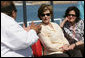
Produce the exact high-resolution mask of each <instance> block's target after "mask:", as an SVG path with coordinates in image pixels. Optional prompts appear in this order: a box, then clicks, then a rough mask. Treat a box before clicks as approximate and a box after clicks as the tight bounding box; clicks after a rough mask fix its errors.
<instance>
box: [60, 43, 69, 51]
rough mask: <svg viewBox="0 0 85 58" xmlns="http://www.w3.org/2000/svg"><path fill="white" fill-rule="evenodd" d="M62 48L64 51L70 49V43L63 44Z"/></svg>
mask: <svg viewBox="0 0 85 58" xmlns="http://www.w3.org/2000/svg"><path fill="white" fill-rule="evenodd" d="M60 49H62V50H63V52H64V51H68V50H69V45H68V44H65V45H63V46H62V47H61V48H60Z"/></svg>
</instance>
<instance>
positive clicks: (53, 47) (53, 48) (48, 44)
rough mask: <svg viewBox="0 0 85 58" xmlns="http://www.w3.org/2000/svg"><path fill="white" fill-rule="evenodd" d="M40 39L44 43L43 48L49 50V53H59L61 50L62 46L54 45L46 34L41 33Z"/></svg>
mask: <svg viewBox="0 0 85 58" xmlns="http://www.w3.org/2000/svg"><path fill="white" fill-rule="evenodd" d="M39 37H40V41H41V42H42V44H43V46H44V48H45V49H47V50H49V51H58V50H61V49H59V48H60V47H59V46H60V45H59V44H56V43H55V44H53V43H52V42H51V41H50V39H49V38H48V36H46V35H45V34H44V33H40V34H39Z"/></svg>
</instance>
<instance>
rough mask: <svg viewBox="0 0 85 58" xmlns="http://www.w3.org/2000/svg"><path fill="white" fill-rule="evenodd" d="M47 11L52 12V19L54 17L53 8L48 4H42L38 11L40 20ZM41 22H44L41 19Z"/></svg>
mask: <svg viewBox="0 0 85 58" xmlns="http://www.w3.org/2000/svg"><path fill="white" fill-rule="evenodd" d="M46 10H49V11H50V14H51V17H52V16H53V8H52V6H51V5H47V4H42V5H41V6H40V8H39V9H38V17H39V18H40V16H41V15H42V14H43V12H45V11H46ZM40 20H42V19H41V18H40Z"/></svg>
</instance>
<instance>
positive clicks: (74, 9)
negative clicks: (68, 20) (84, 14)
mask: <svg viewBox="0 0 85 58" xmlns="http://www.w3.org/2000/svg"><path fill="white" fill-rule="evenodd" d="M72 10H73V11H75V15H76V17H77V18H76V20H75V22H76V23H77V22H78V21H79V20H80V11H79V9H78V8H77V7H76V6H71V7H68V8H67V10H66V12H65V15H64V18H65V17H67V16H68V14H69V12H70V11H72Z"/></svg>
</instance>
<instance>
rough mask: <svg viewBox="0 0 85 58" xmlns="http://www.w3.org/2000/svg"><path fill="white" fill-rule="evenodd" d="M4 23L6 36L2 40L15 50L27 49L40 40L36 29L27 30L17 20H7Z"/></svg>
mask: <svg viewBox="0 0 85 58" xmlns="http://www.w3.org/2000/svg"><path fill="white" fill-rule="evenodd" d="M2 25H3V26H2V35H3V37H4V38H3V39H2V40H1V41H2V43H3V44H5V45H6V46H7V47H9V48H11V49H13V50H19V49H25V48H27V47H29V46H30V45H32V44H33V43H35V42H36V41H37V40H38V36H37V33H36V32H35V31H34V30H30V31H29V32H27V31H25V30H24V29H23V28H22V27H21V26H20V25H18V23H17V22H12V21H10V23H7V22H6V23H4V24H2ZM4 27H5V28H4ZM4 31H5V32H4Z"/></svg>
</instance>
